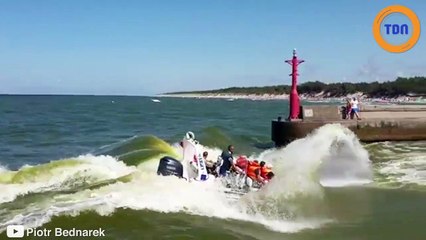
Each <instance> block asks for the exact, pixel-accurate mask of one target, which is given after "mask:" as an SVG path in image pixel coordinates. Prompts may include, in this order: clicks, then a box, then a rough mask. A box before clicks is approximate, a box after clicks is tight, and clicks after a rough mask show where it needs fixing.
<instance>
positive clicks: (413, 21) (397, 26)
mask: <svg viewBox="0 0 426 240" xmlns="http://www.w3.org/2000/svg"><path fill="white" fill-rule="evenodd" d="M373 35H374V38H375V40H376V42H377V43H378V44H379V46H380V47H382V48H383V49H384V50H386V51H388V52H392V53H402V52H406V51H408V50H410V49H411V48H413V47H414V45H416V43H417V41H418V40H419V38H420V21H419V18H418V17H417V15H416V14H415V13H414V12H413V11H412V10H411V9H409V8H407V7H405V6H401V5H393V6H389V7H386V8H384V9H383V10H382V11H380V12H379V14H377V16H376V18H375V19H374V23H373Z"/></svg>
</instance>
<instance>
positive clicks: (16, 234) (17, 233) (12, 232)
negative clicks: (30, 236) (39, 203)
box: [6, 225, 25, 238]
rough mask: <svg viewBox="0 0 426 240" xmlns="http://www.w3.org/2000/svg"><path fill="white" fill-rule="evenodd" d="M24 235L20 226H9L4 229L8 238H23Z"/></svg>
mask: <svg viewBox="0 0 426 240" xmlns="http://www.w3.org/2000/svg"><path fill="white" fill-rule="evenodd" d="M24 234H25V229H24V226H22V225H9V226H7V229H6V235H7V237H8V238H23V237H24Z"/></svg>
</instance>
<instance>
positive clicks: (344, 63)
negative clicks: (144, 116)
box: [0, 0, 426, 95]
mask: <svg viewBox="0 0 426 240" xmlns="http://www.w3.org/2000/svg"><path fill="white" fill-rule="evenodd" d="M394 4H401V5H404V6H407V7H409V8H411V9H412V10H413V11H414V12H415V13H416V14H417V16H418V17H419V19H420V22H421V25H422V26H426V24H425V21H426V1H422V0H418V1H410V0H406V1H367V0H344V1H343V0H342V1H337V0H336V1H332V0H326V1H315V0H306V1H294V0H291V1H286V0H277V1H274V0H268V1H261V0H238V1H237V0H214V1H213V0H210V1H207V0H170V1H166V0H158V1H143V0H138V1H132V0H126V1H118V0H116V1H110V0H102V1H101V0H91V1H87V0H62V1H60V0H54V1H53V0H51V1H49V0H38V1H32V0H31V1H24V0H0V94H2V93H3V94H94V95H153V94H158V93H164V92H171V91H183V90H203V89H216V88H224V87H232V86H265V85H277V84H290V82H291V79H290V76H289V75H288V74H289V73H290V71H291V67H290V66H289V65H287V64H286V63H285V62H284V61H285V60H286V59H290V58H291V57H292V50H293V48H296V49H297V52H298V56H299V57H300V58H302V59H304V60H305V62H304V63H303V64H302V65H300V67H299V73H300V76H299V81H300V82H302V83H303V82H307V81H316V80H319V81H323V82H327V83H330V82H342V81H345V82H359V81H367V82H370V81H388V80H394V79H395V78H396V77H398V76H402V77H410V76H425V75H426V39H425V37H424V35H421V37H420V39H419V41H418V42H417V44H416V46H414V48H412V49H411V50H409V51H407V52H405V53H399V54H396V53H390V52H387V51H385V50H383V49H382V48H381V47H380V46H379V45H378V44H377V43H376V41H375V40H374V38H373V34H372V24H373V21H374V18H375V17H376V15H377V14H378V13H379V12H380V10H382V9H383V8H385V7H387V6H389V5H394ZM389 18H391V17H389ZM393 18H394V19H386V20H385V21H387V22H389V23H392V21H397V20H398V21H406V22H407V23H409V21H408V20H407V19H404V16H394V17H393ZM401 19H402V20H401ZM393 41H395V39H394V40H393Z"/></svg>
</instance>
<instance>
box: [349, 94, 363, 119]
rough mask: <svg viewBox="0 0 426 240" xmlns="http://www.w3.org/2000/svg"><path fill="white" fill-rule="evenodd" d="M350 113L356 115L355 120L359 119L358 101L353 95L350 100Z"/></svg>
mask: <svg viewBox="0 0 426 240" xmlns="http://www.w3.org/2000/svg"><path fill="white" fill-rule="evenodd" d="M352 114H354V115H355V116H356V119H357V120H361V117H360V116H359V102H358V99H356V98H355V97H353V98H352V101H351V115H352Z"/></svg>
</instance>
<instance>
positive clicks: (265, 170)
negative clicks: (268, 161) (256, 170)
mask: <svg viewBox="0 0 426 240" xmlns="http://www.w3.org/2000/svg"><path fill="white" fill-rule="evenodd" d="M270 172H272V169H271V168H270V167H266V166H264V167H263V168H261V169H260V176H261V177H262V178H264V179H268V180H270V179H269V178H268V176H267V175H268V173H270Z"/></svg>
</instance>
